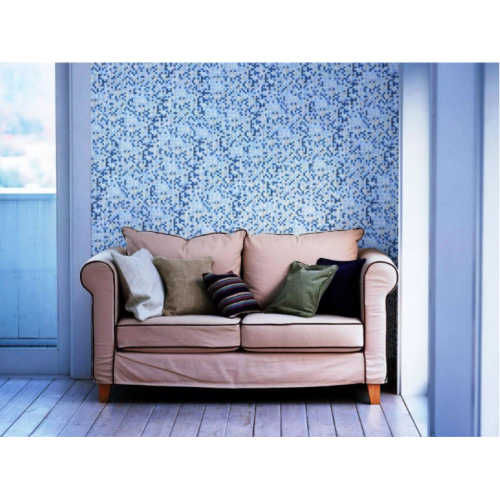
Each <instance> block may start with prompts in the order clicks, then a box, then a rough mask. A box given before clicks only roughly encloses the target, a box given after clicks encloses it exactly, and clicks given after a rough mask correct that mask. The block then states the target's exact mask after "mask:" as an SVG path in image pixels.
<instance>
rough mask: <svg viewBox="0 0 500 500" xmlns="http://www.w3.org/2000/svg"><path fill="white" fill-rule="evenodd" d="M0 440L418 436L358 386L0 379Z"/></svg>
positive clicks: (401, 410) (396, 402)
mask: <svg viewBox="0 0 500 500" xmlns="http://www.w3.org/2000/svg"><path fill="white" fill-rule="evenodd" d="M0 435H2V436H172V437H173V436H199V437H208V436H212V437H222V436H241V437H251V436H283V437H285V436H311V437H312V436H318V437H319V436H321V437H335V436H339V437H341V436H342V437H343V436H360V437H361V436H367V437H368V436H369V437H374V436H387V437H390V436H395V437H399V436H412V437H413V436H414V437H417V436H419V433H418V430H417V428H416V427H415V424H414V422H413V420H412V418H411V416H410V414H409V413H408V410H407V408H406V406H405V404H404V402H403V400H402V399H401V398H400V397H399V396H396V395H394V394H390V393H389V392H383V393H382V404H381V405H380V406H370V405H368V404H367V396H366V394H365V389H364V387H363V386H347V387H334V388H320V389H286V390H278V389H273V390H244V391H239V390H238V391H235V390H232V391H231V390H225V391H223V390H209V389H180V388H155V387H131V386H118V387H115V389H114V391H113V393H112V395H111V401H110V402H109V403H108V404H104V403H99V402H98V400H97V386H96V385H95V384H94V383H93V382H91V381H88V380H77V381H74V380H69V379H31V380H30V379H14V378H11V379H0Z"/></svg>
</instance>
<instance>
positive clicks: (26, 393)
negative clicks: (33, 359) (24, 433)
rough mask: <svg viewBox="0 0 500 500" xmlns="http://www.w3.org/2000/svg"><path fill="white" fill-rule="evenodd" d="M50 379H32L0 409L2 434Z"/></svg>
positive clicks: (0, 432) (0, 429)
mask: <svg viewBox="0 0 500 500" xmlns="http://www.w3.org/2000/svg"><path fill="white" fill-rule="evenodd" d="M50 382H51V380H50V379H35V380H30V381H29V382H28V383H27V384H26V385H25V386H24V387H23V388H22V389H21V390H20V391H19V392H18V393H17V394H16V395H15V396H14V397H13V398H12V399H11V400H10V401H9V402H8V403H7V404H6V405H5V406H4V407H3V408H2V410H0V436H1V435H3V433H4V432H5V431H6V430H7V429H8V428H9V427H10V426H11V425H12V424H13V423H14V422H15V421H16V420H17V419H18V418H19V417H20V416H21V415H22V414H23V412H24V411H25V410H26V408H28V407H29V406H30V405H31V404H32V403H33V401H35V399H36V398H37V397H38V396H39V395H40V394H41V393H42V392H43V391H44V390H45V389H46V387H47V386H48V385H49V384H50Z"/></svg>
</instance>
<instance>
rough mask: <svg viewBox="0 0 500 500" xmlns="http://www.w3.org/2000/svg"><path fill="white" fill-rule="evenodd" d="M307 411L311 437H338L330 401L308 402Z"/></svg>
mask: <svg viewBox="0 0 500 500" xmlns="http://www.w3.org/2000/svg"><path fill="white" fill-rule="evenodd" d="M306 411H307V427H308V429H309V436H310V437H335V436H336V435H337V434H336V432H335V425H334V423H333V415H332V407H331V406H330V401H329V400H319V401H308V402H307V404H306Z"/></svg>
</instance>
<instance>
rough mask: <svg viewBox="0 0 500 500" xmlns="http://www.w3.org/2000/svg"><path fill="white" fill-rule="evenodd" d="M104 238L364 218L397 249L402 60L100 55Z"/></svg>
mask: <svg viewBox="0 0 500 500" xmlns="http://www.w3.org/2000/svg"><path fill="white" fill-rule="evenodd" d="M91 92H92V94H91V98H92V247H93V248H92V249H93V252H94V253H96V252H99V251H101V250H104V249H106V248H108V247H110V246H120V245H123V243H124V242H123V238H122V235H121V232H120V228H121V227H122V226H124V225H127V226H132V227H134V228H136V229H145V230H155V231H164V232H168V233H173V234H178V235H181V236H184V237H191V236H195V235H199V234H203V233H208V232H214V231H225V232H230V231H233V230H235V229H239V228H246V229H248V230H249V231H250V232H252V233H259V232H276V233H303V232H312V231H323V230H329V229H337V228H338V229H347V228H354V227H363V228H365V230H366V235H365V237H364V238H363V240H362V241H361V245H362V246H365V247H372V246H373V247H376V248H379V249H381V250H383V251H385V252H387V253H389V255H390V256H391V257H392V258H394V259H397V242H398V234H397V228H398V211H397V208H398V108H399V85H398V69H397V65H396V64H247V63H244V64H97V63H96V64H93V65H92V88H91Z"/></svg>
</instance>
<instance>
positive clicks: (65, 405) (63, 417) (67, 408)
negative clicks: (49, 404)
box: [31, 380, 94, 437]
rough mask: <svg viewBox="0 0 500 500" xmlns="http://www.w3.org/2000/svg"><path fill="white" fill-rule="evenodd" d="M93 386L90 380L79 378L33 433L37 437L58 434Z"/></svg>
mask: <svg viewBox="0 0 500 500" xmlns="http://www.w3.org/2000/svg"><path fill="white" fill-rule="evenodd" d="M93 387H94V383H93V382H91V381H90V380H77V381H76V382H75V383H74V384H73V385H72V386H71V388H70V389H69V391H68V392H67V393H66V394H65V395H64V396H63V397H62V398H61V399H60V401H59V402H58V403H57V404H56V405H55V406H54V408H53V409H52V410H51V411H50V413H49V414H48V415H47V416H46V417H45V419H44V420H43V421H42V422H41V423H40V425H39V426H38V427H37V428H36V429H35V431H34V432H33V434H31V435H32V436H36V437H42V436H43V437H55V436H58V435H59V434H60V432H61V431H62V430H63V429H64V427H65V426H66V424H67V423H68V422H69V421H70V420H71V417H73V415H74V413H75V412H76V411H77V410H78V408H80V406H81V404H82V403H83V402H84V400H85V398H86V397H87V396H88V395H89V394H90V391H91V390H92V388H93Z"/></svg>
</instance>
